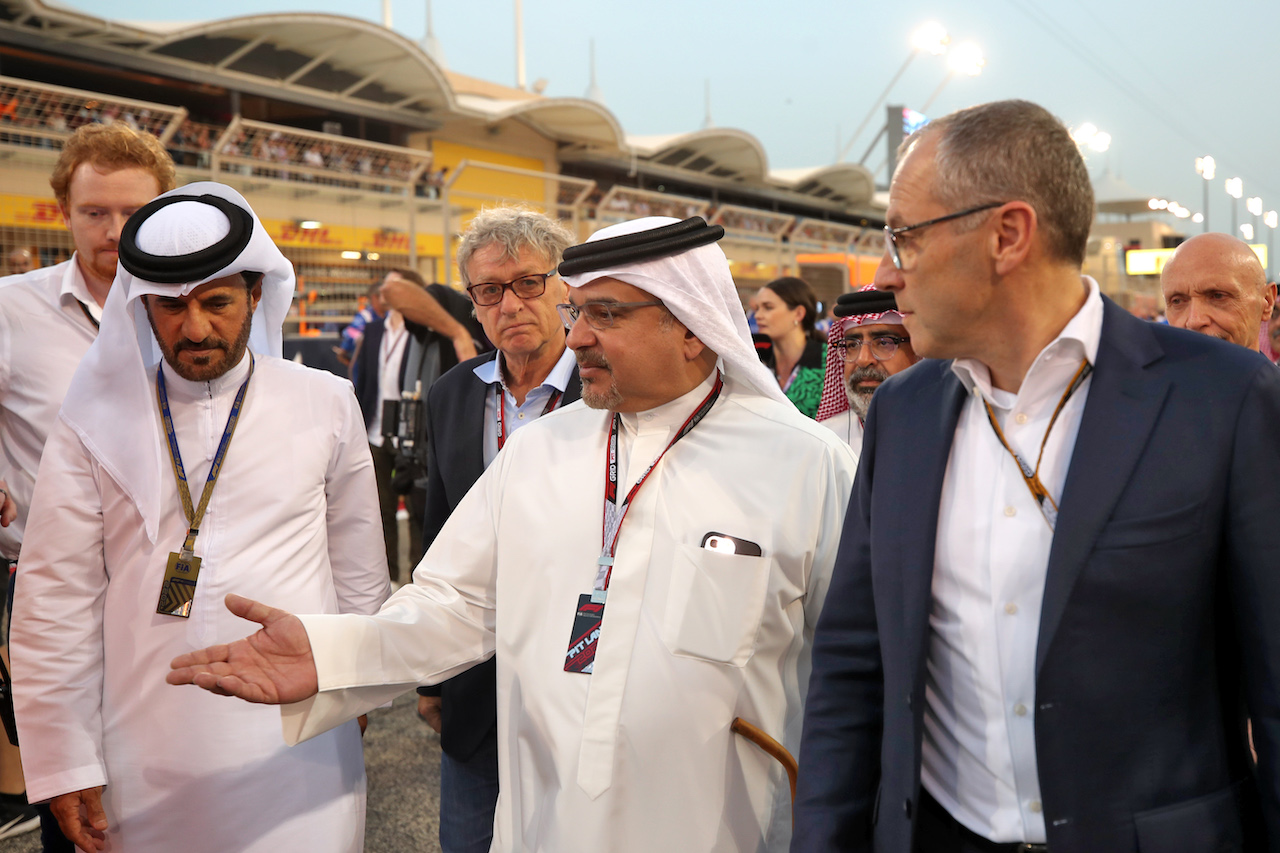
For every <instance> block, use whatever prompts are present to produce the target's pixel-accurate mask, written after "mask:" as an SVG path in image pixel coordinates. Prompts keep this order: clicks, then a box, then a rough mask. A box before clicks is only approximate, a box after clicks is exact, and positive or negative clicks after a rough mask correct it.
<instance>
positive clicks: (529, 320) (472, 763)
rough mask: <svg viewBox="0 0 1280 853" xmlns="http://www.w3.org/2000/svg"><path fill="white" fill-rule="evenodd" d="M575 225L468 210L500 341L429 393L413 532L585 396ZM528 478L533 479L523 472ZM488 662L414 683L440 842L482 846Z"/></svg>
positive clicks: (488, 329) (469, 243)
mask: <svg viewBox="0 0 1280 853" xmlns="http://www.w3.org/2000/svg"><path fill="white" fill-rule="evenodd" d="M573 242H574V241H573V235H572V234H571V233H570V232H569V231H568V230H567V229H566V228H565V227H564V226H562V225H561V224H560V223H559V222H556V221H555V220H554V219H551V218H549V217H547V216H546V215H544V214H542V213H538V212H536V211H531V210H524V209H520V208H494V209H490V210H485V211H483V212H481V213H480V214H479V215H478V216H477V217H476V218H475V219H473V220H472V221H471V224H470V225H469V226H468V228H467V231H466V232H465V233H464V234H463V237H462V242H461V243H460V244H459V246H458V269H459V271H460V272H461V273H462V280H463V283H464V284H466V286H467V295H468V296H470V297H471V301H472V303H473V304H474V305H475V314H476V318H477V319H478V320H479V321H480V325H481V326H482V327H483V328H484V331H485V334H486V335H487V336H488V337H489V340H491V341H492V342H493V343H494V345H495V346H497V351H496V352H492V353H488V354H486V355H482V356H479V357H477V358H473V359H470V360H468V361H465V362H463V363H461V364H459V365H458V366H457V367H455V368H454V369H452V370H450V371H449V372H448V373H446V374H445V375H444V376H442V377H440V380H439V381H438V382H437V383H436V384H435V385H433V386H432V387H431V390H430V392H428V394H427V404H426V409H425V417H426V421H427V469H428V471H429V474H428V477H427V495H426V516H425V522H424V525H423V535H422V541H423V545H424V548H430V547H431V543H432V542H434V541H435V538H436V535H437V534H439V532H440V529H441V528H442V527H444V524H445V522H446V521H447V520H448V518H449V516H450V515H451V514H452V513H453V510H454V508H455V507H457V505H458V502H459V501H461V500H462V497H463V495H465V494H466V493H467V491H468V490H469V489H470V488H471V486H472V485H473V484H474V483H475V481H476V480H478V479H479V478H480V475H481V474H482V473H484V469H485V468H486V467H488V465H489V463H490V462H491V461H493V458H494V457H495V456H496V455H497V454H498V451H499V450H501V448H502V445H503V444H504V443H505V441H506V438H508V437H509V436H510V435H511V433H512V432H514V431H515V430H517V429H519V428H520V427H521V426H523V425H525V424H528V423H532V422H533V421H534V420H536V419H537V418H538V417H539V416H541V415H543V414H545V413H547V412H549V411H551V410H552V409H555V408H559V407H561V406H564V405H567V404H568V403H572V402H574V401H575V400H577V399H579V398H580V397H581V396H582V381H581V380H580V379H579V378H578V368H577V362H576V360H575V359H574V356H573V351H572V350H569V349H567V348H566V346H565V329H564V325H563V324H562V323H561V321H560V317H559V315H558V314H557V313H556V307H555V306H556V304H557V303H560V302H564V301H566V300H567V298H568V295H567V294H568V290H567V288H566V287H565V284H564V282H563V281H562V280H561V279H560V278H559V276H557V275H555V274H554V271H555V268H556V267H557V266H558V265H559V264H560V257H561V255H562V254H563V252H564V250H565V248H566V247H568V246H569V245H571V244H572V243H573ZM529 485H530V487H531V488H537V484H535V483H530V484H529ZM496 673H497V668H496V664H495V663H494V659H493V658H490V659H489V660H487V661H485V662H484V663H482V664H480V665H479V666H476V667H473V668H472V669H470V670H468V671H466V672H464V673H462V674H461V675H456V676H454V677H453V678H451V679H449V680H448V681H445V682H443V683H442V684H440V685H438V686H436V687H422V688H419V690H418V692H419V693H420V694H422V696H421V697H420V698H419V700H418V705H419V714H420V715H422V716H423V718H424V719H426V720H427V721H428V722H429V723H431V725H432V727H433V728H435V729H436V731H438V732H439V733H440V747H441V749H442V750H443V753H444V754H443V756H441V761H440V847H441V850H442V851H443V853H484V852H485V851H488V849H489V844H490V841H491V840H492V836H493V814H494V807H495V806H496V804H497V798H498V729H497V725H498V697H497V675H496Z"/></svg>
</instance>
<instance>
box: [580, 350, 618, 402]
mask: <svg viewBox="0 0 1280 853" xmlns="http://www.w3.org/2000/svg"><path fill="white" fill-rule="evenodd" d="M574 357H575V358H577V360H578V366H579V367H598V368H600V369H602V370H607V371H609V387H608V388H606V389H604V390H603V391H597V390H595V389H594V388H590V387H588V385H587V383H586V382H584V383H582V402H584V403H586V404H587V405H588V406H590V407H591V408H593V409H608V410H612V411H617V410H618V408H619V407H621V406H622V393H621V392H620V391H619V390H618V383H617V382H615V381H613V368H612V367H611V366H610V365H609V359H607V358H605V357H604V356H603V355H601V354H600V353H598V352H591V351H590V350H577V351H575V352H574Z"/></svg>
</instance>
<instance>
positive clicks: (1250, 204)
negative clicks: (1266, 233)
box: [1244, 195, 1262, 234]
mask: <svg viewBox="0 0 1280 853" xmlns="http://www.w3.org/2000/svg"><path fill="white" fill-rule="evenodd" d="M1244 206H1245V209H1246V210H1248V211H1249V212H1250V213H1252V214H1253V225H1252V230H1253V233H1255V234H1261V233H1262V223H1261V222H1259V221H1258V218H1259V217H1260V216H1262V199H1261V198H1259V197H1258V196H1256V195H1255V196H1249V198H1247V199H1245V202H1244Z"/></svg>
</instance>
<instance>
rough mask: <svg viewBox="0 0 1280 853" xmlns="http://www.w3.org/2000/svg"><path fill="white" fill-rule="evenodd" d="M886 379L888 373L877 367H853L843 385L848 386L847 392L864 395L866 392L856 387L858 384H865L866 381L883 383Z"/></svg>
mask: <svg viewBox="0 0 1280 853" xmlns="http://www.w3.org/2000/svg"><path fill="white" fill-rule="evenodd" d="M888 378H889V372H888V371H886V370H884V369H882V368H880V367H879V366H878V365H874V364H872V365H867V366H866V367H855V368H854V369H853V372H852V373H850V374H849V379H848V380H847V382H846V383H845V384H846V385H848V386H849V390H850V391H852V392H854V393H855V394H864V393H866V392H865V391H863V390H862V389H860V388H858V387H857V386H858V383H859V382H865V381H866V380H868V379H872V380H875V381H877V382H883V381H885V380H886V379H888Z"/></svg>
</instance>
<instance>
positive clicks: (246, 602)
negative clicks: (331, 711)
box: [165, 593, 319, 705]
mask: <svg viewBox="0 0 1280 853" xmlns="http://www.w3.org/2000/svg"><path fill="white" fill-rule="evenodd" d="M226 602H227V609H228V610H230V611H231V612H232V613H234V614H235V615H236V616H239V617H240V618H241V619H248V620H250V621H252V622H257V623H258V624H260V625H262V629H261V630H260V631H257V632H255V633H253V634H251V635H249V636H248V637H245V638H244V639H243V640H236V641H235V642H234V643H229V644H224V645H219V646H210V647H209V648H207V649H201V650H200V651H196V652H189V653H188V654H185V655H179V656H178V657H176V658H174V659H173V660H172V661H171V662H170V663H169V666H170V668H171V669H172V672H170V673H169V674H168V675H167V676H165V681H167V682H169V683H170V684H194V685H196V686H197V687H203V688H204V689H205V690H208V691H210V692H213V693H218V694H220V695H222V696H238V697H240V698H241V699H244V700H245V701H247V702H259V703H262V704H266V705H284V704H287V703H289V702H300V701H302V700H303V699H307V698H309V697H311V696H314V695H315V694H316V692H317V690H318V689H319V681H318V679H317V676H316V664H315V659H314V658H313V657H312V656H311V641H310V640H309V639H308V638H307V630H306V629H305V628H304V627H302V620H300V619H299V618H298V617H297V616H294V615H293V614H292V613H289V612H287V611H284V610H280V609H278V608H275V607H268V606H267V605H265V604H262V603H260V602H257V601H254V600H252V599H249V598H245V597H244V596H241V595H235V594H234V593H233V594H231V595H228V596H227V599H226Z"/></svg>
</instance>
